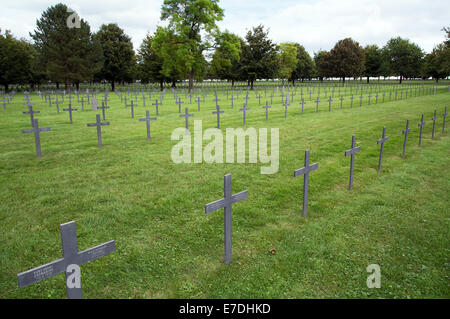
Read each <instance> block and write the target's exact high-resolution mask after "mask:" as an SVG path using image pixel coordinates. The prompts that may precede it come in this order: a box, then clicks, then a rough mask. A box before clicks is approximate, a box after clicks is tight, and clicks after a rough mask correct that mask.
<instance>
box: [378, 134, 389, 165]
mask: <svg viewBox="0 0 450 319" xmlns="http://www.w3.org/2000/svg"><path fill="white" fill-rule="evenodd" d="M388 139H389V136H386V127H383V136H382V137H381V139H379V140H378V141H377V144H381V149H380V159H379V161H378V173H381V162H382V161H383V149H384V143H386V141H387V140H388Z"/></svg>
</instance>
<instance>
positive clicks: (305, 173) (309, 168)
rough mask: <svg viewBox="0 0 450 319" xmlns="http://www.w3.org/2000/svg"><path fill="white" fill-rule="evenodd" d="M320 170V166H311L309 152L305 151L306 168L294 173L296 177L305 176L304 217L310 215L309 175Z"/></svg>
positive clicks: (316, 164)
mask: <svg viewBox="0 0 450 319" xmlns="http://www.w3.org/2000/svg"><path fill="white" fill-rule="evenodd" d="M318 168H319V164H318V163H315V164H312V165H309V150H306V151H305V167H303V168H301V169H298V170H296V171H294V177H299V176H301V175H303V217H306V216H307V215H308V184H309V173H310V172H312V171H315V170H317V169H318Z"/></svg>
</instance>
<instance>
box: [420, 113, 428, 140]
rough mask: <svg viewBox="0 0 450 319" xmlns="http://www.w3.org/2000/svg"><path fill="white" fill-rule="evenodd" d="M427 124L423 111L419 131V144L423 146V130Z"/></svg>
mask: <svg viewBox="0 0 450 319" xmlns="http://www.w3.org/2000/svg"><path fill="white" fill-rule="evenodd" d="M425 124H427V123H426V122H424V121H423V113H422V119H421V120H420V123H419V127H420V131H419V146H422V130H423V127H424V125H425Z"/></svg>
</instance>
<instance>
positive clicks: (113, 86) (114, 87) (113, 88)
mask: <svg viewBox="0 0 450 319" xmlns="http://www.w3.org/2000/svg"><path fill="white" fill-rule="evenodd" d="M115 89H116V83H115V82H114V80H112V81H111V90H112V91H113V92H115Z"/></svg>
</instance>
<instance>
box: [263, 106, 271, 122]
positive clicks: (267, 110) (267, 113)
mask: <svg viewBox="0 0 450 319" xmlns="http://www.w3.org/2000/svg"><path fill="white" fill-rule="evenodd" d="M262 108H263V109H266V121H267V120H269V109H270V108H271V106H270V105H269V102H268V101H266V105H265V106H263V107H262Z"/></svg>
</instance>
